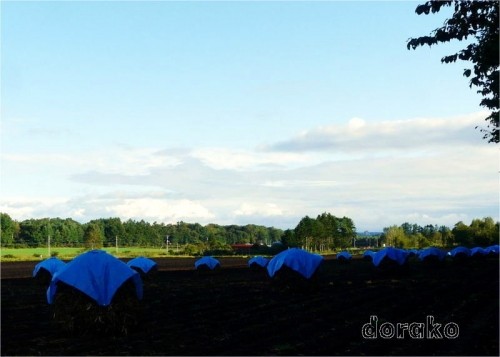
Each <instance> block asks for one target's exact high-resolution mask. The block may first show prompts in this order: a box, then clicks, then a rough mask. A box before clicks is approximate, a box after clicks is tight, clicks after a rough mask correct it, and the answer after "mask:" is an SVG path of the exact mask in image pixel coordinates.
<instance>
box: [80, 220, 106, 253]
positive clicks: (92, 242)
mask: <svg viewBox="0 0 500 357" xmlns="http://www.w3.org/2000/svg"><path fill="white" fill-rule="evenodd" d="M83 242H84V245H85V248H87V249H98V248H102V233H101V228H100V227H99V225H97V224H96V223H89V224H88V225H87V227H86V228H85V233H84V234H83Z"/></svg>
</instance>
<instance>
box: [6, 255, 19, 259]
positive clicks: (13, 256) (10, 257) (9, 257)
mask: <svg viewBox="0 0 500 357" xmlns="http://www.w3.org/2000/svg"><path fill="white" fill-rule="evenodd" d="M3 257H4V258H6V259H13V258H15V257H16V256H15V255H13V254H5V255H4V256H3Z"/></svg>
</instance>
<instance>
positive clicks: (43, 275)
mask: <svg viewBox="0 0 500 357" xmlns="http://www.w3.org/2000/svg"><path fill="white" fill-rule="evenodd" d="M34 279H35V281H36V282H37V284H38V285H40V286H43V287H45V288H47V287H48V286H49V285H50V281H51V280H52V274H51V273H50V272H49V271H48V270H47V269H45V268H40V269H39V270H38V272H37V274H36V275H35V277H34Z"/></svg>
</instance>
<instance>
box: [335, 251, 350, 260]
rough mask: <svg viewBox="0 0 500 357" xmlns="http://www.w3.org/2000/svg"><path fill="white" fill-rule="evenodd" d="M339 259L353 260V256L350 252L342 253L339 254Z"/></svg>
mask: <svg viewBox="0 0 500 357" xmlns="http://www.w3.org/2000/svg"><path fill="white" fill-rule="evenodd" d="M337 259H341V260H342V259H346V260H351V259H352V255H351V254H350V253H349V252H340V253H339V254H337Z"/></svg>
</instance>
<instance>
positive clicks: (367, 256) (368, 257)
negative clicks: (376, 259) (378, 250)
mask: <svg viewBox="0 0 500 357" xmlns="http://www.w3.org/2000/svg"><path fill="white" fill-rule="evenodd" d="M374 255H375V252H373V251H371V250H367V251H366V252H364V253H363V259H365V260H369V261H372V260H373V256H374Z"/></svg>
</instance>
